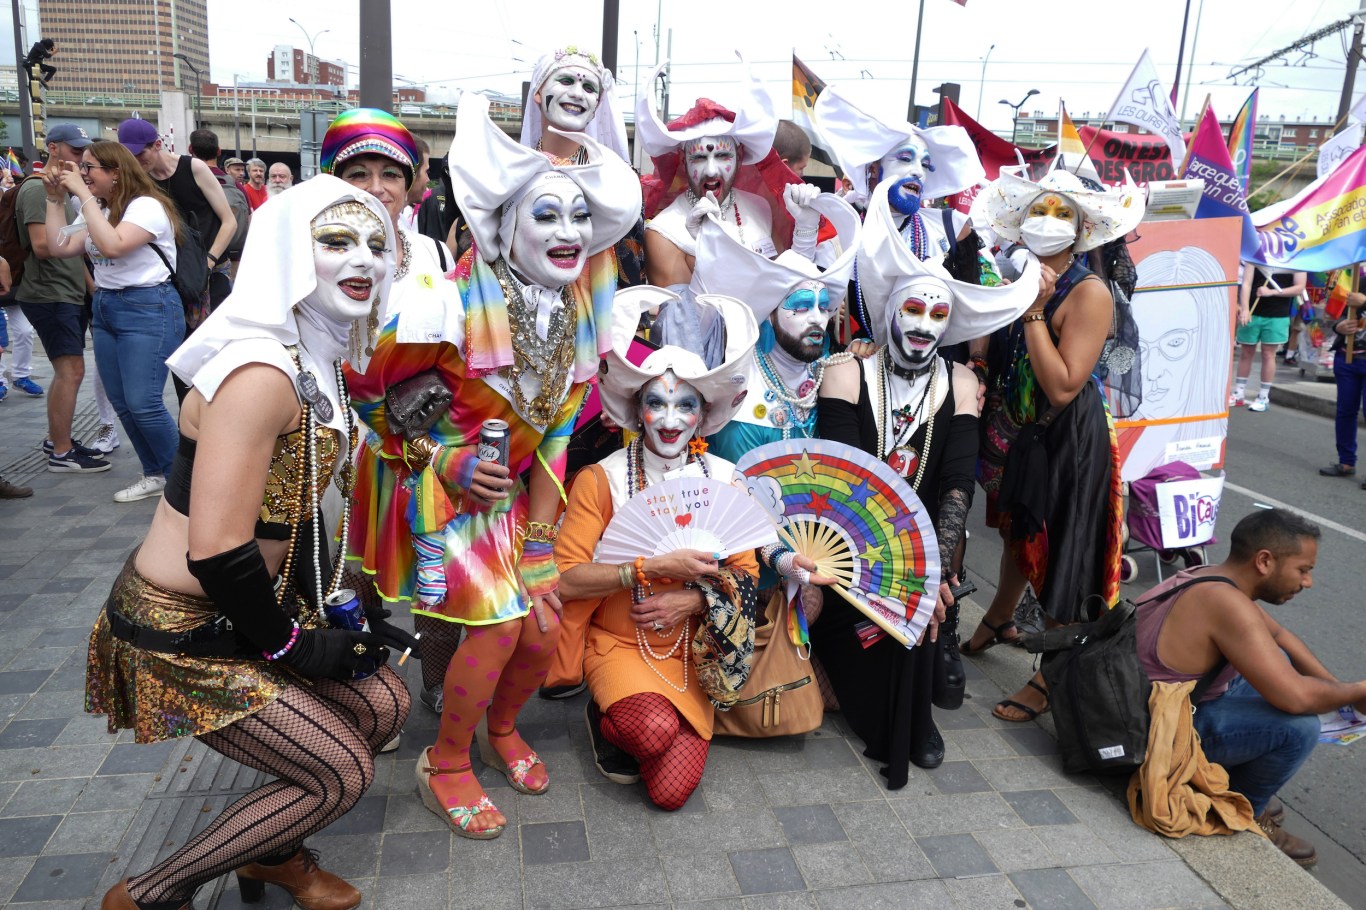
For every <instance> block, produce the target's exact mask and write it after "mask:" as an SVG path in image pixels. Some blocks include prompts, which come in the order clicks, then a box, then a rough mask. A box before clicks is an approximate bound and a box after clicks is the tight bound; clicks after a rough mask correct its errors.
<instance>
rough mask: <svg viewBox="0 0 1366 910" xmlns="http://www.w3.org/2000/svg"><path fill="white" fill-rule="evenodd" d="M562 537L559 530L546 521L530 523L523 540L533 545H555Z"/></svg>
mask: <svg viewBox="0 0 1366 910" xmlns="http://www.w3.org/2000/svg"><path fill="white" fill-rule="evenodd" d="M559 536H560V532H559V529H558V528H556V527H555V526H554V525H552V524H549V523H548V522H544V521H529V522H527V524H526V535H525V536H524V537H523V538H522V539H523V540H526V541H529V542H531V543H554V542H555V541H556V540H557V539H558V538H559Z"/></svg>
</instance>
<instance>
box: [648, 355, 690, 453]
mask: <svg viewBox="0 0 1366 910" xmlns="http://www.w3.org/2000/svg"><path fill="white" fill-rule="evenodd" d="M703 407H705V403H704V402H703V401H702V396H701V395H700V394H698V392H697V390H696V389H694V388H693V387H692V386H690V385H688V384H687V383H686V382H684V381H683V380H681V379H679V378H678V377H677V376H675V375H674V374H673V371H672V370H670V371H668V372H666V373H665V374H664V375H663V376H660V377H659V378H658V379H654V380H651V381H650V383H649V384H648V385H646V386H645V388H644V389H642V390H641V393H640V426H641V435H642V436H643V437H644V440H645V448H647V449H649V450H650V451H651V452H653V453H655V454H656V455H658V456H659V457H660V458H666V459H674V458H677V457H679V456H680V455H682V454H683V453H684V452H686V451H687V450H688V443H689V442H691V441H692V438H693V434H695V433H696V432H697V425H698V423H700V422H701V420H702V409H703Z"/></svg>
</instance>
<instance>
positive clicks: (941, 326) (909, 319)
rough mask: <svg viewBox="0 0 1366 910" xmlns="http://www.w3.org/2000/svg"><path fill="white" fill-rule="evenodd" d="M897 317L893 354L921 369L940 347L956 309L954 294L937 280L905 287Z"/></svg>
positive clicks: (906, 364)
mask: <svg viewBox="0 0 1366 910" xmlns="http://www.w3.org/2000/svg"><path fill="white" fill-rule="evenodd" d="M899 296H901V303H900V305H899V306H898V308H897V311H896V317H895V319H894V320H893V328H894V329H895V334H894V335H893V336H892V345H891V351H892V356H893V357H894V358H895V359H896V361H897V362H898V363H899V364H901V366H903V367H907V368H909V369H912V370H921V369H924V368H925V366H927V365H928V364H929V363H930V361H931V360H932V359H933V357H934V355H935V352H936V351H938V350H939V342H940V341H941V340H942V339H943V337H944V330H945V329H947V328H948V326H949V316H950V315H951V314H952V312H953V298H951V297H950V296H949V294H948V292H947V291H946V290H944V288H943V287H942V286H941V285H940V284H938V283H937V282H921V283H915V284H912V285H910V286H909V287H907V288H905V289H903V290H902V292H901V294H900V295H899Z"/></svg>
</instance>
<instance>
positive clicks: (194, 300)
mask: <svg viewBox="0 0 1366 910" xmlns="http://www.w3.org/2000/svg"><path fill="white" fill-rule="evenodd" d="M148 246H150V247H151V248H152V252H154V253H156V254H157V256H158V258H160V259H161V262H162V264H163V265H165V266H166V269H167V271H169V272H170V273H171V283H172V284H174V285H175V289H176V293H178V294H179V295H180V302H181V304H183V305H184V307H185V314H186V316H187V317H191V315H192V314H200V311H201V310H202V314H200V315H198V318H195V327H198V325H199V323H200V322H202V321H203V317H204V316H207V315H208V306H207V305H206V304H205V303H204V292H205V291H207V290H208V289H209V254H208V253H206V252H205V251H204V241H203V240H202V239H200V236H199V232H198V231H196V230H195V229H194V228H192V227H190V225H189V223H188V222H186V221H181V223H180V241H179V242H178V243H177V244H176V247H175V268H171V263H170V260H168V259H167V258H166V254H165V253H163V252H162V251H161V247H159V246H157V244H156V241H155V240H154V241H152V242H151V243H149V244H148ZM185 330H186V332H187V333H188V332H190V331H191V327H190V326H188V325H187V326H186V327H185Z"/></svg>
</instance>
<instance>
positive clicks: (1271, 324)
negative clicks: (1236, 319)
mask: <svg viewBox="0 0 1366 910" xmlns="http://www.w3.org/2000/svg"><path fill="white" fill-rule="evenodd" d="M1234 337H1235V338H1237V339H1238V343H1239V344H1256V343H1257V342H1259V341H1260V342H1261V343H1262V344H1285V343H1286V342H1287V341H1289V340H1290V317H1289V316H1258V315H1257V314H1256V313H1253V314H1252V318H1251V319H1249V320H1248V323H1247V325H1240V326H1238V333H1237V334H1236V335H1234Z"/></svg>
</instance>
